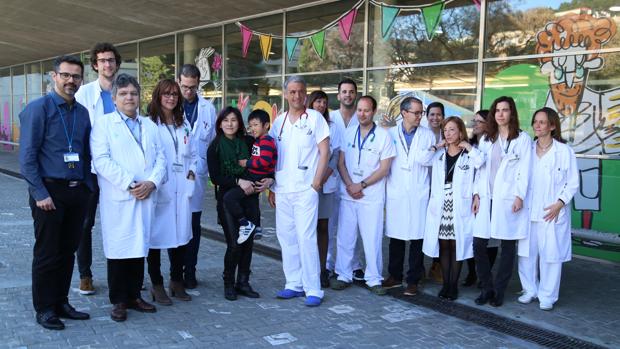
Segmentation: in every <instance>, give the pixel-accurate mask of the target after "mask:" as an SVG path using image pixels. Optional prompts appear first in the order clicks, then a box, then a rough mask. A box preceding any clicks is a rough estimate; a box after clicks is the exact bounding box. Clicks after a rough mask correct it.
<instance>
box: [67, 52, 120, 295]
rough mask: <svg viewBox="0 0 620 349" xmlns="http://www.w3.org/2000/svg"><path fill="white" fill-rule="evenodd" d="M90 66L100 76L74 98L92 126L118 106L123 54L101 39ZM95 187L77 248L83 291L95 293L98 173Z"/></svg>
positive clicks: (81, 289)
mask: <svg viewBox="0 0 620 349" xmlns="http://www.w3.org/2000/svg"><path fill="white" fill-rule="evenodd" d="M90 66H91V68H92V69H93V70H94V71H95V72H97V75H98V77H97V80H95V81H93V82H90V83H88V84H86V85H84V86H82V87H81V88H80V90H79V91H78V92H77V93H76V94H75V100H76V101H78V103H80V104H81V105H83V106H85V107H86V109H88V114H89V116H90V125H91V127H94V126H95V122H96V121H97V120H98V119H99V118H101V117H103V115H104V114H108V113H111V112H113V111H114V110H115V106H114V101H112V92H111V91H112V82H114V78H115V77H116V73H117V72H118V70H119V69H120V67H121V55H120V53H119V52H118V50H117V49H116V47H114V45H112V44H110V43H107V42H99V43H97V44H95V46H94V47H93V48H92V49H91V50H90ZM92 180H93V183H94V186H95V190H93V192H92V193H91V195H90V197H89V198H88V202H87V203H86V205H87V211H86V219H85V220H84V226H83V233H82V239H81V240H80V246H79V247H78V250H77V265H78V271H79V272H80V294H83V295H92V294H95V287H94V285H93V273H92V271H91V270H90V267H91V265H92V264H93V249H92V230H93V226H94V225H95V215H96V213H97V204H98V202H99V186H98V185H97V175H96V174H95V173H94V171H93V174H92Z"/></svg>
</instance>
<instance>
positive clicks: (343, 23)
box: [338, 8, 357, 43]
mask: <svg viewBox="0 0 620 349" xmlns="http://www.w3.org/2000/svg"><path fill="white" fill-rule="evenodd" d="M355 17H357V9H356V8H354V9H352V10H351V11H349V13H347V14H346V15H344V17H342V18H341V19H340V20H339V21H338V31H339V32H340V38H341V39H342V41H344V42H345V43H348V42H349V39H350V38H351V29H353V23H355Z"/></svg>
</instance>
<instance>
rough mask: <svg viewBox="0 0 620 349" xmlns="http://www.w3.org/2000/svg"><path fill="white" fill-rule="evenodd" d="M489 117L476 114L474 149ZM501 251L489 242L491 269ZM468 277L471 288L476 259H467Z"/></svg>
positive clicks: (480, 112)
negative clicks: (498, 251) (498, 252)
mask: <svg viewBox="0 0 620 349" xmlns="http://www.w3.org/2000/svg"><path fill="white" fill-rule="evenodd" d="M488 115H489V111H488V110H487V109H481V110H478V111H477V112H476V114H474V120H473V121H474V127H473V135H472V137H471V138H470V139H469V144H471V145H472V147H475V148H477V147H478V145H479V144H480V139H481V138H482V136H484V135H485V134H486V130H487V128H486V125H487V116H488ZM498 249H499V244H498V241H497V240H495V239H490V240H489V245H488V247H487V253H488V254H489V263H490V265H491V266H490V267H491V269H493V264H495V258H496V257H497V250H498ZM467 270H468V272H467V276H466V277H465V280H463V283H462V285H463V286H471V285H473V284H475V283H476V280H477V279H478V276H477V275H476V261H475V259H474V258H469V259H467Z"/></svg>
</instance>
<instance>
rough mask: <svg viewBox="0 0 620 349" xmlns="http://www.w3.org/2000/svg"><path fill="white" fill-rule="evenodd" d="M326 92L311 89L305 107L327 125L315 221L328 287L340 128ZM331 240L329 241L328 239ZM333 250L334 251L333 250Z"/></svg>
mask: <svg viewBox="0 0 620 349" xmlns="http://www.w3.org/2000/svg"><path fill="white" fill-rule="evenodd" d="M327 105H328V99H327V94H326V93H325V92H323V91H313V92H312V93H310V96H309V97H308V104H307V107H308V108H309V109H314V110H316V111H318V112H319V113H321V115H323V117H324V118H325V121H327V124H328V125H329V151H330V157H329V163H328V164H327V169H326V170H325V174H324V175H323V180H322V182H321V183H322V184H323V190H322V191H321V192H320V193H319V215H318V221H317V239H316V240H317V243H318V245H319V261H320V263H321V287H323V288H327V287H329V272H328V271H327V266H326V264H327V253H328V251H329V250H330V249H335V246H330V242H331V243H332V245H333V244H335V242H336V241H335V240H336V239H335V238H334V239H331V237H330V232H329V217H330V216H331V215H332V211H333V210H334V209H335V207H334V204H335V202H334V201H335V200H336V199H335V198H334V195H335V194H334V193H335V192H336V190H337V189H338V180H339V177H340V176H339V175H338V156H339V154H340V152H339V150H340V138H341V136H342V135H341V134H342V132H341V130H340V128H339V127H338V124H336V123H334V122H332V121H330V120H329V110H328V109H327ZM330 240H331V241H330ZM334 252H335V251H334Z"/></svg>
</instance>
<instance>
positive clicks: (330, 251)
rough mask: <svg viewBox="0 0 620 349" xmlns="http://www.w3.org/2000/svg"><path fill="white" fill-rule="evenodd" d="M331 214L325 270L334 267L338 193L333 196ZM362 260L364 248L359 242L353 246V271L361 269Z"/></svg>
mask: <svg viewBox="0 0 620 349" xmlns="http://www.w3.org/2000/svg"><path fill="white" fill-rule="evenodd" d="M333 208H334V209H333V212H332V214H331V216H330V217H329V228H328V230H329V243H328V245H327V263H325V265H326V266H327V269H329V270H334V268H335V267H336V235H337V232H338V216H339V214H340V193H338V192H336V193H335V195H334V203H333ZM362 258H364V248H363V247H362V243H361V241H360V240H358V241H357V244H355V255H354V257H353V270H358V269H362Z"/></svg>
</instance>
